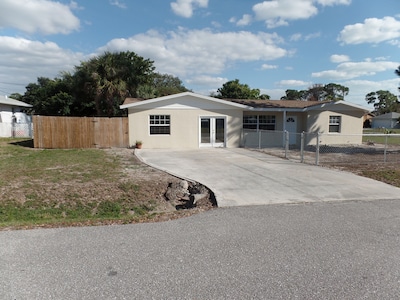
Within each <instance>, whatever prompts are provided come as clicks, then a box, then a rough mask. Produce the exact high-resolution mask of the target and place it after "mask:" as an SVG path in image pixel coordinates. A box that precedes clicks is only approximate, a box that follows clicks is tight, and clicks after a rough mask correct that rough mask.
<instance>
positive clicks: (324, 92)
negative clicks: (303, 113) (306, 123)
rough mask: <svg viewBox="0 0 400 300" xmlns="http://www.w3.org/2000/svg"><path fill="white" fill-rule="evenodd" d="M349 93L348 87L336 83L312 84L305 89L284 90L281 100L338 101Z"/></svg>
mask: <svg viewBox="0 0 400 300" xmlns="http://www.w3.org/2000/svg"><path fill="white" fill-rule="evenodd" d="M348 94H349V88H348V87H346V86H343V85H340V84H336V83H329V84H326V85H323V84H314V85H312V86H310V87H309V88H308V89H307V90H300V91H299V90H293V89H289V90H286V92H285V96H283V97H281V100H302V101H339V100H344V97H345V96H347V95H348Z"/></svg>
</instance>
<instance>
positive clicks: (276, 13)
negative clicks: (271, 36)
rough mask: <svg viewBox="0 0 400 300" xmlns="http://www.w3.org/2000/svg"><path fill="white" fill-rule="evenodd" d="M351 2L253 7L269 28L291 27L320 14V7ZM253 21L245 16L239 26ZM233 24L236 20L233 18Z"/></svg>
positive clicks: (283, 1)
mask: <svg viewBox="0 0 400 300" xmlns="http://www.w3.org/2000/svg"><path fill="white" fill-rule="evenodd" d="M349 4H351V0H296V1H293V0H268V1H263V2H260V3H257V4H255V5H254V6H253V12H254V15H255V19H256V20H258V21H264V22H265V23H266V25H267V27H268V28H275V27H279V26H287V25H289V21H293V20H304V19H309V18H311V17H313V16H315V15H317V14H318V7H317V5H320V6H333V5H349ZM250 18H251V20H252V19H253V18H252V17H251V16H250V15H248V14H245V15H243V17H242V19H241V20H240V21H239V22H238V23H237V25H247V24H248V23H249V22H250ZM231 22H236V19H232V18H231Z"/></svg>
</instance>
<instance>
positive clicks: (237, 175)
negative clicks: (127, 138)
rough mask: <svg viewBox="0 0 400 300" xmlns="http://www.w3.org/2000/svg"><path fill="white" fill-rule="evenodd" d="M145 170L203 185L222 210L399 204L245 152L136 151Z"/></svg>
mask: <svg viewBox="0 0 400 300" xmlns="http://www.w3.org/2000/svg"><path fill="white" fill-rule="evenodd" d="M136 155H137V156H138V158H139V159H141V160H142V161H143V162H145V163H146V164H149V165H151V166H153V167H156V168H158V169H161V170H164V171H166V172H168V173H170V174H173V175H176V176H177V177H180V178H185V179H189V180H193V181H197V182H200V183H202V184H204V185H206V186H207V187H208V188H210V189H211V190H212V191H213V192H214V193H215V196H216V199H217V203H218V206H220V207H226V206H244V205H264V204H274V203H306V202H322V201H343V200H383V199H399V200H400V189H399V188H396V187H393V186H391V185H388V184H385V183H382V182H378V181H375V180H372V179H369V178H364V177H361V176H357V175H354V174H351V173H348V172H343V171H336V170H331V169H327V168H322V167H317V166H311V165H306V164H300V163H296V162H291V161H288V160H284V159H281V158H277V157H274V156H270V155H267V154H264V153H260V152H256V151H251V150H247V149H242V148H235V149H227V148H215V149H196V150H161V149H141V150H136Z"/></svg>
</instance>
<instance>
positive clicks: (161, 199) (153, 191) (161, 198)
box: [104, 148, 216, 215]
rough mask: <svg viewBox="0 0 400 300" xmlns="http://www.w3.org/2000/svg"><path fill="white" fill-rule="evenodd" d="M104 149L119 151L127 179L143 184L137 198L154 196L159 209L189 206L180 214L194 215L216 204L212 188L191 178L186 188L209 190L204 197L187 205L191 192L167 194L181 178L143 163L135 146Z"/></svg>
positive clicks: (158, 210) (151, 197)
mask: <svg viewBox="0 0 400 300" xmlns="http://www.w3.org/2000/svg"><path fill="white" fill-rule="evenodd" d="M104 151H106V152H107V153H109V154H110V155H111V156H113V155H116V156H118V157H119V158H120V160H121V164H122V170H123V174H124V181H126V182H131V183H134V184H135V185H137V186H140V193H139V195H138V196H139V197H138V198H137V200H138V201H143V202H147V201H149V200H155V201H156V202H157V203H156V206H157V210H156V212H158V213H159V212H168V213H171V212H176V211H177V210H182V208H190V209H188V211H187V212H180V213H179V214H185V215H188V214H189V215H191V214H193V213H198V212H201V211H205V210H209V209H212V208H213V207H216V202H215V199H214V197H213V194H212V191H209V190H208V189H207V188H206V187H204V186H202V185H201V184H198V183H196V182H189V183H188V187H187V190H188V191H189V192H190V191H192V190H193V189H196V188H197V189H200V190H201V191H202V192H203V193H205V192H204V191H205V190H207V192H208V194H207V197H206V198H205V199H204V198H203V199H201V201H197V202H196V203H195V204H194V205H193V206H188V205H187V201H188V200H187V199H188V198H187V197H189V196H190V193H189V195H184V194H182V195H181V197H180V196H177V197H175V198H174V199H171V198H168V197H166V193H167V191H168V188H170V187H171V186H180V185H181V182H182V179H180V178H177V177H175V176H173V175H170V174H168V173H166V172H164V171H160V170H158V169H155V168H153V167H150V166H148V165H146V164H144V163H143V162H141V161H140V160H139V159H138V158H137V157H136V156H135V155H134V151H133V150H132V149H120V148H113V149H106V150H104ZM199 193H200V192H199Z"/></svg>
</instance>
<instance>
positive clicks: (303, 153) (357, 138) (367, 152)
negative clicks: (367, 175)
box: [241, 129, 400, 165]
mask: <svg viewBox="0 0 400 300" xmlns="http://www.w3.org/2000/svg"><path fill="white" fill-rule="evenodd" d="M241 145H242V147H245V148H252V149H259V150H260V151H263V152H265V153H268V154H271V155H275V156H278V157H282V158H287V159H290V160H294V161H299V162H302V163H309V164H316V165H329V164H336V165H337V164H341V163H343V164H370V163H400V134H360V135H355V134H351V135H350V134H348V135H346V134H327V133H309V132H303V133H292V132H288V131H263V130H260V131H255V130H249V129H244V130H243V132H242V141H241Z"/></svg>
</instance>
